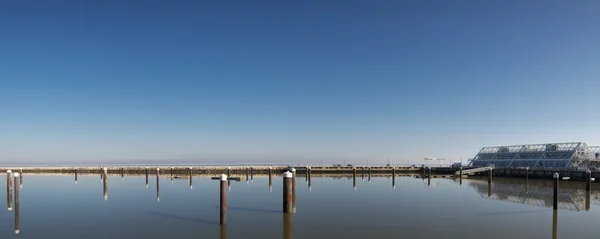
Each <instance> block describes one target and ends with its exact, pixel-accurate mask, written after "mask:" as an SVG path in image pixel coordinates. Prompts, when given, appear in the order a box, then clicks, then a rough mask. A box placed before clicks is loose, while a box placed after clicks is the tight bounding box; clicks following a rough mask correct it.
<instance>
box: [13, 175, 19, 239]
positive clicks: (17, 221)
mask: <svg viewBox="0 0 600 239" xmlns="http://www.w3.org/2000/svg"><path fill="white" fill-rule="evenodd" d="M14 177H15V186H14V187H13V188H14V190H15V193H14V194H15V234H19V185H20V183H19V178H20V177H21V175H20V174H19V173H15V174H14Z"/></svg>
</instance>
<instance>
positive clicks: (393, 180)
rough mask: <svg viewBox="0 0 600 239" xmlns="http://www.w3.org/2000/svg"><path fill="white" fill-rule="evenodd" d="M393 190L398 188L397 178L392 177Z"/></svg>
mask: <svg viewBox="0 0 600 239" xmlns="http://www.w3.org/2000/svg"><path fill="white" fill-rule="evenodd" d="M392 188H394V189H395V188H396V176H392Z"/></svg>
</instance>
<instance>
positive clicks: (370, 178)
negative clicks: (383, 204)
mask: <svg viewBox="0 0 600 239" xmlns="http://www.w3.org/2000/svg"><path fill="white" fill-rule="evenodd" d="M369 182H371V167H369Z"/></svg>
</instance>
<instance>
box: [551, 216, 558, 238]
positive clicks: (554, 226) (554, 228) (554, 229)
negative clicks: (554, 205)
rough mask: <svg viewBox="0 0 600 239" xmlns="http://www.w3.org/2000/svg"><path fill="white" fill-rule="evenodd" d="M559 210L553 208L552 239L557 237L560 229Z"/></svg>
mask: <svg viewBox="0 0 600 239" xmlns="http://www.w3.org/2000/svg"><path fill="white" fill-rule="evenodd" d="M557 214H558V210H552V239H556V233H557V230H558V215H557Z"/></svg>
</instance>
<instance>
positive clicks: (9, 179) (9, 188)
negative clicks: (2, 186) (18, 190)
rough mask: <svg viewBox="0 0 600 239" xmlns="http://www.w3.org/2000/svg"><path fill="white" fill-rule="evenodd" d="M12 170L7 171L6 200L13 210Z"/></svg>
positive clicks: (10, 209) (9, 207) (9, 208)
mask: <svg viewBox="0 0 600 239" xmlns="http://www.w3.org/2000/svg"><path fill="white" fill-rule="evenodd" d="M12 191H13V186H12V171H10V170H8V171H6V201H7V202H8V210H9V211H12V209H13V208H12Z"/></svg>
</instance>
